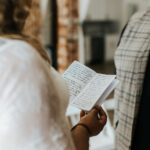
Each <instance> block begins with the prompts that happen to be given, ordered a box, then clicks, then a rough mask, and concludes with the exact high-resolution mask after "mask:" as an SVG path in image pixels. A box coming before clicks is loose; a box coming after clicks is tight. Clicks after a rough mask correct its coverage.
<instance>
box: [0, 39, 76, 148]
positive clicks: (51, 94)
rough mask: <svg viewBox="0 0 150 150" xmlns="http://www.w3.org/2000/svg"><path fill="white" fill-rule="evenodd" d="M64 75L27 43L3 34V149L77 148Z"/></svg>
mask: <svg viewBox="0 0 150 150" xmlns="http://www.w3.org/2000/svg"><path fill="white" fill-rule="evenodd" d="M68 99H69V94H68V90H67V86H66V83H65V82H64V80H63V79H62V78H61V77H60V75H59V74H58V73H57V72H56V71H55V70H54V69H53V68H52V67H51V68H50V69H49V67H48V65H47V64H46V63H45V62H44V60H43V59H42V58H41V57H40V55H39V54H38V53H37V52H36V51H35V50H34V49H33V48H32V47H31V46H30V45H29V44H27V43H25V42H22V41H19V40H8V39H3V38H0V150H74V145H73V142H72V138H71V135H70V131H69V128H68V126H67V122H66V118H65V110H66V107H67V103H68Z"/></svg>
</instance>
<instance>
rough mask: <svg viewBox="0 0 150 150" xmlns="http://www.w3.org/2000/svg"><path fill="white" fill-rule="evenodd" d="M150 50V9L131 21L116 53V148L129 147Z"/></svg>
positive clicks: (123, 148)
mask: <svg viewBox="0 0 150 150" xmlns="http://www.w3.org/2000/svg"><path fill="white" fill-rule="evenodd" d="M149 52H150V9H147V10H146V11H144V12H139V13H137V14H135V15H134V16H133V17H132V18H131V19H130V21H129V23H128V25H127V27H126V29H125V31H124V33H123V35H122V38H121V40H120V44H119V46H118V49H117V51H116V54H115V65H116V73H117V78H118V79H119V80H120V84H119V86H118V87H117V89H116V90H115V101H116V109H115V119H114V120H115V122H114V126H115V131H116V132H115V133H116V135H115V150H129V149H130V147H131V143H132V136H133V132H134V127H135V123H136V118H137V113H138V108H139V102H140V97H141V94H142V88H143V87H142V86H143V81H144V75H145V71H146V66H147V61H148V56H149Z"/></svg>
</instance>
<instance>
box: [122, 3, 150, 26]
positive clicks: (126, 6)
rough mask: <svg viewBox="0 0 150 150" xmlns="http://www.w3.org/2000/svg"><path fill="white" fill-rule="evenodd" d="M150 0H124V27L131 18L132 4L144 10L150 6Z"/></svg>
mask: <svg viewBox="0 0 150 150" xmlns="http://www.w3.org/2000/svg"><path fill="white" fill-rule="evenodd" d="M149 3H150V0H123V2H122V8H123V9H122V20H121V23H122V25H121V26H122V27H123V26H124V25H125V24H126V23H127V22H128V19H129V18H130V14H129V10H130V6H131V5H132V4H135V5H137V6H138V8H139V10H138V11H142V10H144V9H146V8H147V7H148V6H149Z"/></svg>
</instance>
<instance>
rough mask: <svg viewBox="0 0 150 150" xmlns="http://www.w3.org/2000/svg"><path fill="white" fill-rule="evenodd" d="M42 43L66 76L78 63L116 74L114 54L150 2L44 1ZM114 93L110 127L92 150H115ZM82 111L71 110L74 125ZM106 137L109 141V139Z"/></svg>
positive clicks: (109, 105)
mask: <svg viewBox="0 0 150 150" xmlns="http://www.w3.org/2000/svg"><path fill="white" fill-rule="evenodd" d="M41 6H42V7H41V12H42V40H43V43H44V45H45V48H46V50H47V52H48V54H49V55H50V57H51V60H52V65H53V66H54V67H55V68H56V69H57V70H58V71H59V72H60V73H61V74H62V73H63V72H64V71H65V70H66V68H67V67H68V66H69V65H70V64H71V63H72V61H74V60H79V61H80V62H81V63H83V64H85V65H87V66H89V67H90V68H92V69H94V70H95V71H97V72H99V73H105V74H115V66H114V53H115V51H116V49H117V43H118V41H119V37H120V33H121V30H122V29H123V27H124V26H125V24H126V23H127V22H128V20H129V19H130V17H131V16H132V15H133V14H134V13H135V12H137V11H142V10H143V9H146V8H147V7H149V6H150V0H41ZM114 105H115V104H114V100H113V92H112V93H111V94H110V96H109V97H108V100H107V101H106V102H105V104H104V108H105V109H106V111H107V113H108V116H109V118H108V123H107V125H106V127H105V130H104V131H103V133H102V134H101V135H100V136H97V137H94V138H93V139H91V146H90V149H91V150H99V149H103V150H111V149H113V143H114V128H113V114H114ZM78 114H79V110H76V109H74V108H68V111H67V116H68V118H69V121H70V124H71V125H74V124H75V123H76V122H77V121H78V119H79V115H78ZM105 137H106V138H105Z"/></svg>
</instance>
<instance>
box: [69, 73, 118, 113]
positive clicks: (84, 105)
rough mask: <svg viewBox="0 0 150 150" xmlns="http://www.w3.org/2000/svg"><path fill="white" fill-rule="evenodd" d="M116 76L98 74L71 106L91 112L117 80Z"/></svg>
mask: <svg viewBox="0 0 150 150" xmlns="http://www.w3.org/2000/svg"><path fill="white" fill-rule="evenodd" d="M115 77H116V76H115V75H104V74H96V75H95V76H94V77H93V79H92V80H91V81H90V82H89V83H88V84H87V85H86V87H85V88H84V89H83V90H82V92H81V93H80V94H79V95H78V96H77V97H76V98H75V99H74V100H73V101H72V102H71V105H73V106H75V107H77V108H79V109H82V110H85V111H89V110H91V109H92V107H93V106H94V105H95V104H96V102H97V101H98V99H99V98H100V96H101V95H102V94H103V93H104V91H105V90H106V89H107V88H108V87H109V85H110V84H111V83H112V82H113V80H114V79H115Z"/></svg>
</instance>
